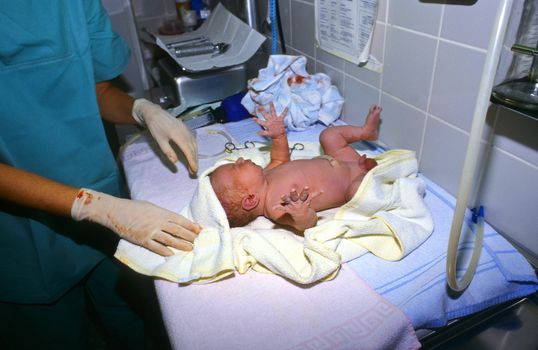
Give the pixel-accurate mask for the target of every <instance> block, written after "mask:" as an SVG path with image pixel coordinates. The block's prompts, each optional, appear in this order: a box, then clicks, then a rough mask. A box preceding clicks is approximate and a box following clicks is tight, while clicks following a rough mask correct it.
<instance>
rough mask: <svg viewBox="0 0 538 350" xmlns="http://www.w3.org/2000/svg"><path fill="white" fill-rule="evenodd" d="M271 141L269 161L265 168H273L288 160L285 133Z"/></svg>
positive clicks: (288, 153) (288, 151)
mask: <svg viewBox="0 0 538 350" xmlns="http://www.w3.org/2000/svg"><path fill="white" fill-rule="evenodd" d="M272 143H273V145H272V147H271V162H270V163H269V164H268V165H267V167H266V168H267V169H271V168H274V167H276V166H278V165H280V164H282V163H285V162H288V161H289V160H290V149H289V146H288V137H287V136H286V135H285V134H284V135H282V136H279V137H277V138H274V139H272Z"/></svg>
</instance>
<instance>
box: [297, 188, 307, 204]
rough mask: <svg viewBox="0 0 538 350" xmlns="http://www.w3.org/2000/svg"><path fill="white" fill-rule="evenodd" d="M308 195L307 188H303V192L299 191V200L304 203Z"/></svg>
mask: <svg viewBox="0 0 538 350" xmlns="http://www.w3.org/2000/svg"><path fill="white" fill-rule="evenodd" d="M308 195H309V190H308V186H305V187H304V188H303V190H302V191H301V194H300V195H299V199H300V200H301V201H302V202H304V201H305V200H307V199H308Z"/></svg>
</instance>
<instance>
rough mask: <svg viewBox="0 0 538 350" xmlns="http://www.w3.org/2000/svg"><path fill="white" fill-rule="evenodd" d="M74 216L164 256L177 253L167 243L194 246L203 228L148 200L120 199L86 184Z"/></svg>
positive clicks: (79, 195) (78, 197) (184, 246)
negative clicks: (86, 186) (87, 187)
mask: <svg viewBox="0 0 538 350" xmlns="http://www.w3.org/2000/svg"><path fill="white" fill-rule="evenodd" d="M71 217H72V218H73V219H75V220H77V221H81V220H89V221H92V222H95V223H98V224H100V225H102V226H105V227H108V228H109V229H111V230H112V231H114V232H116V233H117V234H118V235H119V236H120V237H122V238H124V239H126V240H127V241H129V242H132V243H134V244H137V245H139V246H142V247H144V248H147V249H149V250H151V251H153V252H154V253H157V254H160V255H162V256H171V255H173V254H174V253H173V252H172V250H170V249H168V248H166V246H170V247H174V248H176V249H180V250H186V251H190V250H192V247H193V242H194V239H195V238H196V236H197V235H198V233H200V230H201V228H200V226H198V225H197V224H194V223H192V222H191V221H189V220H188V219H186V218H185V217H183V216H181V215H179V214H176V213H173V212H171V211H169V210H166V209H163V208H160V207H158V206H156V205H154V204H151V203H149V202H146V201H138V200H129V199H121V198H117V197H114V196H111V195H108V194H106V193H102V192H97V191H93V190H88V189H85V188H81V189H80V191H79V192H78V194H77V197H76V198H75V200H74V201H73V205H72V206H71Z"/></svg>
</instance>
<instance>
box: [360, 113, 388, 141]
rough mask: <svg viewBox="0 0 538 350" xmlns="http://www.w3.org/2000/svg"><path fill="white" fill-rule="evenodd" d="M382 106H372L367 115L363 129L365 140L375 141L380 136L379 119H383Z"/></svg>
mask: <svg viewBox="0 0 538 350" xmlns="http://www.w3.org/2000/svg"><path fill="white" fill-rule="evenodd" d="M382 110H383V108H381V107H380V106H378V105H372V106H370V109H369V110H368V115H367V116H366V122H365V123H364V125H363V127H362V130H363V132H364V136H363V138H364V140H367V141H375V140H377V137H378V128H379V120H380V119H381V111H382Z"/></svg>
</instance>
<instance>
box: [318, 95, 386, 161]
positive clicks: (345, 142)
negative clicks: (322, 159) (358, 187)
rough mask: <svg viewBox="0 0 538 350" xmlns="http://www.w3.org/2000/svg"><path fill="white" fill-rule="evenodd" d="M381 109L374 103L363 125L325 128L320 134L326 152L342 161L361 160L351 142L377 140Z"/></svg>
mask: <svg viewBox="0 0 538 350" xmlns="http://www.w3.org/2000/svg"><path fill="white" fill-rule="evenodd" d="M381 111H382V108H381V107H379V106H377V105H372V106H371V107H370V109H369V111H368V116H367V117H366V122H365V123H364V125H363V126H354V125H344V126H333V127H330V128H327V129H325V130H324V131H323V132H322V133H321V135H320V136H319V142H320V143H321V146H322V147H323V151H324V152H325V154H328V155H330V156H332V157H334V158H336V159H338V160H341V161H353V160H359V158H360V156H359V154H358V153H357V151H355V149H353V148H352V147H351V146H350V145H349V144H351V143H353V142H357V141H362V140H365V141H374V140H377V136H378V132H377V129H378V127H379V120H380V118H381ZM363 160H364V159H363Z"/></svg>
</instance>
